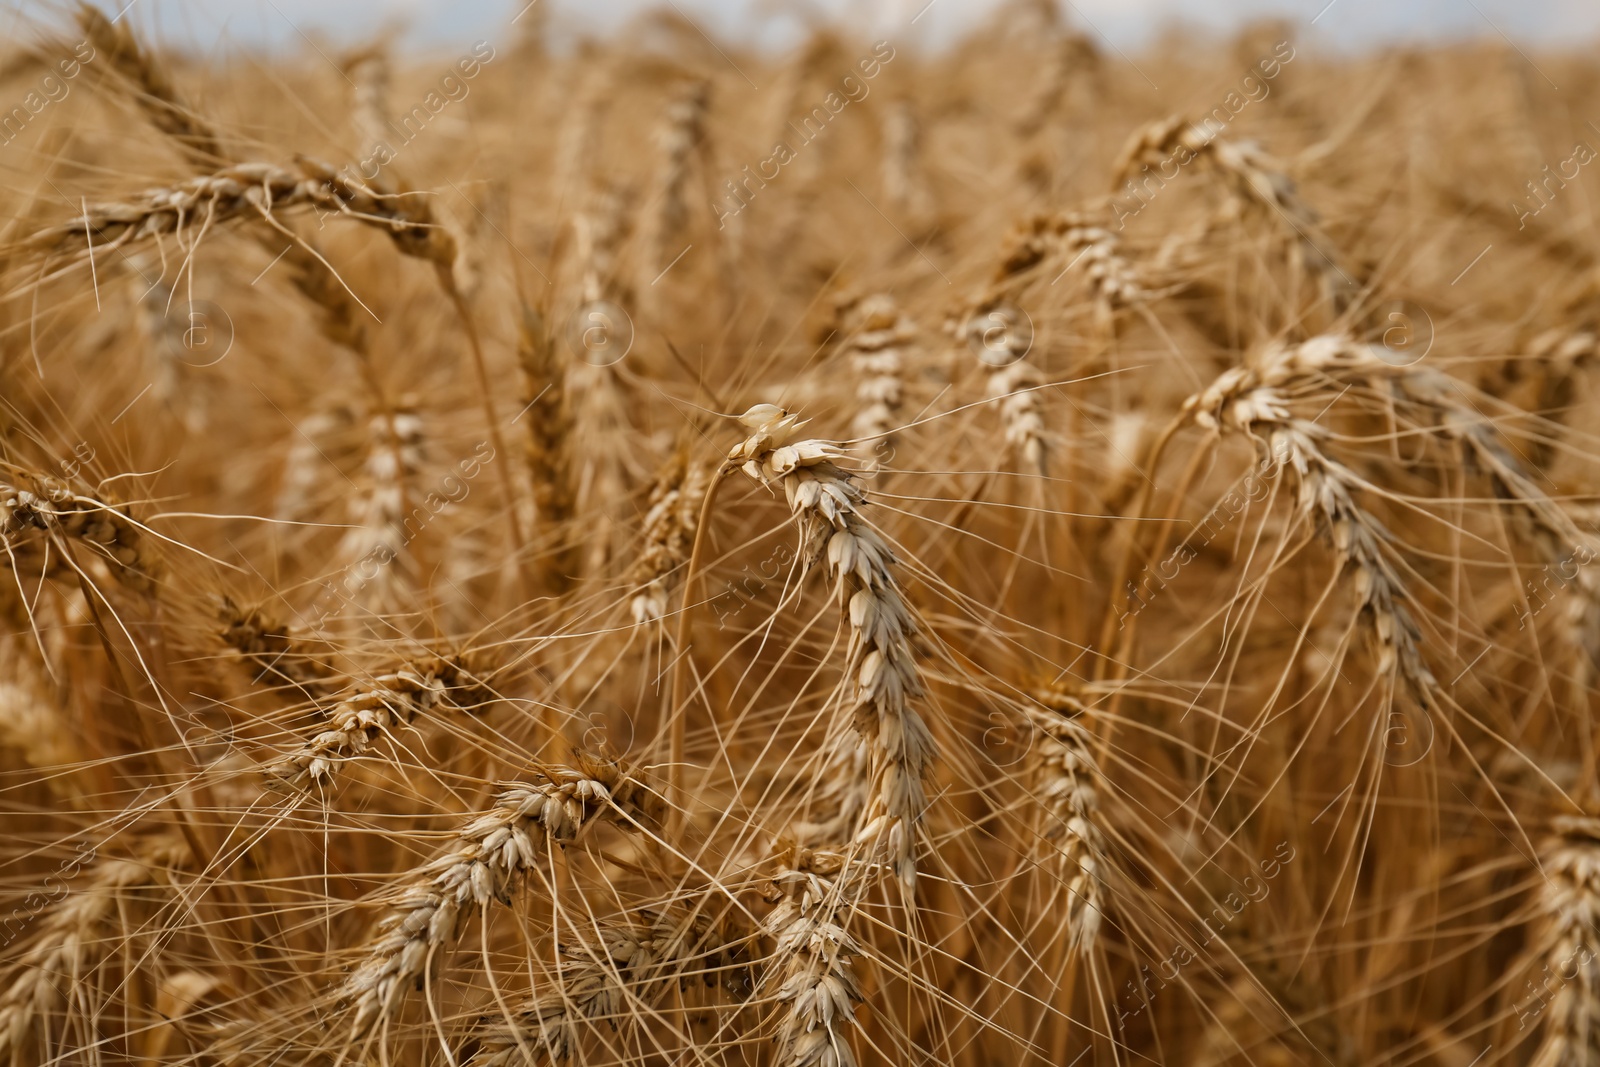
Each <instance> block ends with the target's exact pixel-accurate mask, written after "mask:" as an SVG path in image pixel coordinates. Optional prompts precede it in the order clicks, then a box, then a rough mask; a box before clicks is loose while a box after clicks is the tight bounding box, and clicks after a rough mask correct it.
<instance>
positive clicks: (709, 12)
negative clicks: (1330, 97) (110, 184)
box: [0, 0, 1600, 53]
mask: <svg viewBox="0 0 1600 1067" xmlns="http://www.w3.org/2000/svg"><path fill="white" fill-rule="evenodd" d="M99 2H100V3H101V5H102V7H110V6H111V5H112V4H115V5H117V6H119V7H120V6H121V5H124V4H127V3H128V0H99ZM526 2H527V0H133V4H132V8H131V10H129V11H128V13H127V15H126V16H125V17H128V18H131V19H132V20H133V21H134V23H135V25H136V26H138V27H140V28H141V29H143V30H145V31H146V32H151V31H154V32H156V33H158V34H160V35H161V36H164V37H166V38H167V39H169V40H170V41H172V42H173V43H175V44H184V45H187V46H188V47H190V48H192V49H195V50H196V51H199V52H202V53H212V52H215V51H216V50H218V49H219V47H221V48H223V49H225V48H226V47H228V46H229V45H230V44H232V45H251V46H262V45H264V46H269V47H291V48H292V47H304V46H305V43H306V41H307V40H308V39H309V40H312V41H320V40H324V39H328V38H331V39H334V40H337V41H351V40H359V39H362V38H363V37H366V36H370V35H372V33H373V30H374V29H375V28H377V27H382V26H387V25H394V26H396V27H397V28H403V29H404V30H405V32H406V39H407V40H409V41H410V42H411V43H413V44H415V45H420V46H424V47H426V46H438V47H449V48H454V47H456V46H458V45H460V44H462V43H470V42H472V41H476V40H478V39H480V38H482V39H486V40H490V41H491V42H492V41H494V40H496V39H498V38H499V36H501V35H507V34H509V33H510V32H514V31H513V30H512V29H511V27H510V24H511V22H512V20H513V18H516V17H517V16H518V12H519V10H525V9H524V6H523V5H524V4H525V3H526ZM997 2H998V0H932V2H931V3H930V2H929V0H534V4H538V5H544V6H545V7H547V8H548V9H549V11H550V18H551V20H552V25H553V26H554V27H555V29H556V31H557V33H558V34H566V35H571V34H573V33H577V32H590V33H604V32H605V31H606V29H607V28H608V27H614V26H616V25H619V24H621V23H622V22H624V21H625V20H626V19H627V17H628V16H629V15H631V14H635V13H637V12H639V11H642V10H644V9H646V8H647V7H650V6H661V7H667V6H676V7H677V8H678V9H679V10H680V11H681V12H683V13H684V14H685V15H687V16H688V17H689V18H690V19H691V20H693V21H694V22H696V23H698V24H700V25H702V26H704V27H705V29H706V31H707V32H708V33H710V34H712V35H714V36H717V37H719V38H724V37H725V38H732V39H734V40H748V41H765V42H767V43H782V42H783V41H784V40H785V38H786V35H787V34H789V33H792V31H793V30H794V29H795V27H797V26H798V25H799V23H798V22H797V20H796V18H795V16H794V15H793V14H787V15H785V14H781V12H784V11H787V12H791V13H792V12H794V11H797V10H800V9H802V8H805V7H809V8H815V9H822V10H827V11H832V12H835V13H838V14H841V15H843V17H845V18H846V19H847V20H849V21H851V22H854V23H857V24H860V25H863V26H864V27H871V28H872V29H874V30H877V31H879V32H884V33H888V32H890V31H898V32H899V34H900V37H899V38H897V39H903V38H912V39H918V40H921V41H923V42H926V43H930V44H935V43H938V42H939V41H943V40H949V39H950V38H952V37H953V36H955V35H956V34H958V33H959V32H960V31H961V30H962V28H964V27H966V26H970V25H972V24H973V23H974V22H977V21H980V20H981V19H982V17H983V16H984V15H985V14H986V13H987V12H989V11H991V10H993V8H994V7H995V6H996V3H997ZM530 6H531V5H530ZM1061 6H1062V8H1063V10H1064V11H1065V13H1066V15H1067V17H1068V20H1069V21H1070V22H1071V23H1073V24H1076V25H1077V26H1078V27H1079V28H1081V29H1083V30H1084V31H1085V32H1086V33H1089V34H1090V35H1091V36H1095V37H1098V38H1100V39H1102V40H1103V41H1104V42H1105V43H1106V44H1108V45H1110V46H1113V47H1116V48H1121V49H1128V50H1136V49H1137V48H1138V47H1139V46H1140V44H1141V43H1142V42H1144V41H1146V40H1148V39H1149V38H1150V37H1151V36H1152V35H1153V34H1155V33H1157V32H1159V31H1160V30H1161V29H1163V28H1164V27H1166V26H1168V25H1170V24H1171V23H1172V22H1173V20H1174V19H1176V18H1179V17H1181V18H1182V19H1183V20H1184V21H1185V22H1187V23H1189V24H1198V25H1199V26H1201V27H1205V28H1211V29H1217V30H1226V29H1228V28H1231V27H1233V26H1236V25H1238V24H1239V23H1240V22H1243V21H1246V20H1248V19H1250V18H1256V17H1261V16H1265V15H1275V16H1282V17H1287V18H1290V19H1293V20H1295V21H1296V22H1298V23H1300V24H1301V25H1302V26H1303V27H1304V29H1303V30H1302V31H1301V36H1302V38H1303V39H1305V40H1306V41H1307V42H1309V43H1312V44H1314V45H1315V44H1320V45H1325V46H1326V47H1328V48H1335V49H1350V48H1361V47H1364V46H1369V45H1372V44H1382V43H1389V42H1393V41H1402V40H1404V41H1430V40H1432V41H1437V40H1442V39H1454V38H1462V37H1473V36H1482V37H1495V38H1502V37H1503V38H1507V39H1510V40H1512V41H1513V42H1514V43H1516V44H1518V45H1519V46H1523V47H1535V48H1549V47H1580V46H1583V45H1585V44H1587V45H1589V46H1593V45H1594V44H1595V43H1600V0H1331V2H1330V0H1061ZM62 10H63V5H62V4H61V3H59V2H57V0H0V11H4V12H5V13H6V17H4V18H0V33H4V32H5V31H6V30H8V29H12V28H13V27H16V26H18V24H19V23H23V24H26V23H35V24H36V23H39V22H40V21H43V22H46V23H48V22H52V21H60V12H61V11H62ZM52 16H54V17H52ZM522 17H524V18H526V17H528V16H526V15H523V16H522Z"/></svg>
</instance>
